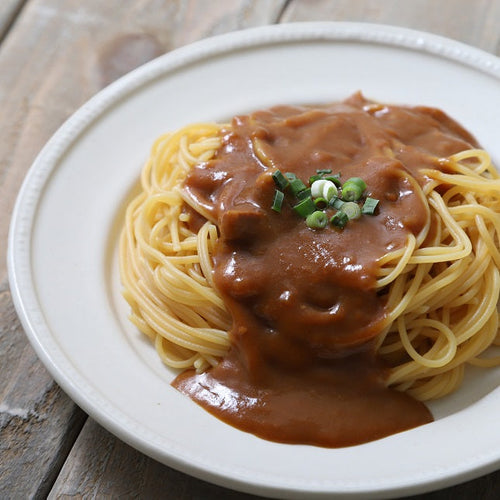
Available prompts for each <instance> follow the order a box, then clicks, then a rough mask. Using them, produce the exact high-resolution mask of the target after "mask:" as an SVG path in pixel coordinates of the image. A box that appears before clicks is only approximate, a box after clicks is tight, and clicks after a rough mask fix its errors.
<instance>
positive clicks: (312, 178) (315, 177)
mask: <svg viewBox="0 0 500 500" xmlns="http://www.w3.org/2000/svg"><path fill="white" fill-rule="evenodd" d="M322 178H323V177H322V176H321V175H311V177H309V186H312V183H313V182H314V181H319V180H320V179H322Z"/></svg>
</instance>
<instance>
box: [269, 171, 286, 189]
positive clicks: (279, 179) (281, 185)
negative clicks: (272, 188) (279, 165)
mask: <svg viewBox="0 0 500 500" xmlns="http://www.w3.org/2000/svg"><path fill="white" fill-rule="evenodd" d="M272 178H273V180H274V183H275V184H276V186H277V188H278V189H281V191H284V190H285V189H286V188H287V187H288V185H289V184H290V182H289V180H288V179H287V178H286V177H285V176H284V175H283V174H282V173H281V170H276V172H273V174H272Z"/></svg>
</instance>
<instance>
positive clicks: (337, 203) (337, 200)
mask: <svg viewBox="0 0 500 500" xmlns="http://www.w3.org/2000/svg"><path fill="white" fill-rule="evenodd" d="M344 203H345V201H343V200H341V199H340V198H339V197H338V196H334V197H333V198H332V199H331V200H330V201H329V202H328V204H329V205H330V206H331V207H333V208H336V209H337V210H340V209H341V207H342V205H343V204H344Z"/></svg>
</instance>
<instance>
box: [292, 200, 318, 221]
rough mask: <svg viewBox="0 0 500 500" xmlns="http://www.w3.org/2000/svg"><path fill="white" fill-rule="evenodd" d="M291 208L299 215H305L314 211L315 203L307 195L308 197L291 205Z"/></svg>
mask: <svg viewBox="0 0 500 500" xmlns="http://www.w3.org/2000/svg"><path fill="white" fill-rule="evenodd" d="M293 210H294V211H295V212H296V213H298V214H299V215H300V216H301V217H307V216H308V215H309V214H312V213H313V212H315V211H316V205H315V204H314V201H313V200H312V198H311V197H310V196H309V197H308V198H304V199H303V200H301V201H300V202H299V203H297V205H295V206H294V207H293Z"/></svg>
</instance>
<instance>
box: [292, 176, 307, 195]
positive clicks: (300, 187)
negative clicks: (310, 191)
mask: <svg viewBox="0 0 500 500" xmlns="http://www.w3.org/2000/svg"><path fill="white" fill-rule="evenodd" d="M290 189H291V190H292V193H293V194H294V195H295V196H297V195H298V194H299V193H300V192H301V191H304V190H305V189H307V186H306V185H305V184H304V183H303V182H302V181H301V180H300V179H291V180H290Z"/></svg>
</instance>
